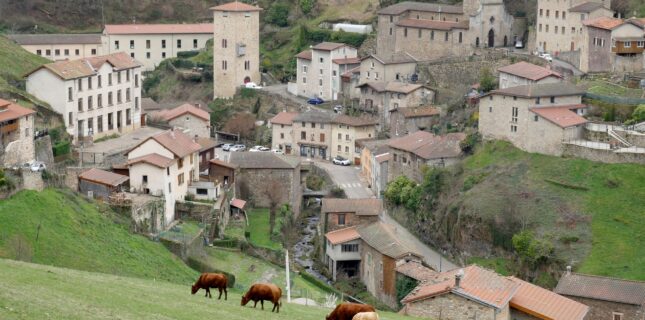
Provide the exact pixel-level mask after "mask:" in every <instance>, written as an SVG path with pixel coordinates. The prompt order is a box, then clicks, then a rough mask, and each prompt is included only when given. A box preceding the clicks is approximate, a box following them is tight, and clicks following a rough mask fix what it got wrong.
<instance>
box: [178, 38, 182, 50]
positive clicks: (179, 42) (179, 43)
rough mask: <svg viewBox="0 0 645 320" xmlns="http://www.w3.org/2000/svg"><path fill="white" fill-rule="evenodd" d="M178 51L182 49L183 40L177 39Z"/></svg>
mask: <svg viewBox="0 0 645 320" xmlns="http://www.w3.org/2000/svg"><path fill="white" fill-rule="evenodd" d="M177 49H181V39H177Z"/></svg>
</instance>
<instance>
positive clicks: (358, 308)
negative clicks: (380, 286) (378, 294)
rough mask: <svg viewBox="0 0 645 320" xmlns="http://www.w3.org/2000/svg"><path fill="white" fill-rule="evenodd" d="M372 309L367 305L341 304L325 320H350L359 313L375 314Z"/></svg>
mask: <svg viewBox="0 0 645 320" xmlns="http://www.w3.org/2000/svg"><path fill="white" fill-rule="evenodd" d="M375 311H376V310H374V307H372V306H370V305H369V304H358V303H350V302H343V303H341V304H339V305H337V306H336V309H334V311H332V312H331V313H330V314H329V315H328V316H327V318H325V319H327V320H352V318H353V317H354V315H356V314H357V313H359V312H375Z"/></svg>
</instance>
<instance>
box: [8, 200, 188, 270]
mask: <svg viewBox="0 0 645 320" xmlns="http://www.w3.org/2000/svg"><path fill="white" fill-rule="evenodd" d="M110 215H113V213H112V212H111V211H106V210H105V209H103V208H99V207H97V205H96V204H94V203H90V202H87V201H86V200H84V199H83V198H81V197H78V196H76V195H73V194H71V193H67V192H64V191H56V190H53V189H47V190H45V191H43V192H40V193H38V192H34V191H22V192H20V193H18V194H16V195H15V196H13V197H11V198H9V199H7V200H3V201H1V202H0V235H1V236H0V257H12V251H14V250H13V248H15V246H14V245H12V244H11V243H14V241H12V240H11V239H12V238H14V239H15V235H19V236H20V238H22V239H24V241H26V242H27V243H28V244H29V246H31V247H32V248H33V258H32V261H33V262H35V263H40V264H48V265H56V266H61V267H68V268H74V269H79V270H88V271H94V272H105V273H112V274H118V275H127V276H134V277H142V278H156V279H163V280H168V281H173V282H178V283H188V282H190V281H193V280H194V278H195V277H196V275H197V272H195V271H193V270H192V269H190V268H189V267H187V266H186V265H185V264H184V263H183V262H182V261H181V260H179V259H177V258H176V257H175V256H174V255H173V254H172V253H171V252H170V251H168V250H167V249H166V248H165V247H164V246H163V245H161V244H160V243H154V242H152V241H150V240H148V239H146V238H144V237H142V236H138V235H132V234H131V233H129V232H128V230H127V229H126V228H124V227H123V226H121V225H118V224H115V223H114V222H113V221H112V220H111V219H110V217H109V216H110ZM39 225H40V226H41V229H40V233H39V234H38V241H36V234H37V229H38V226H39Z"/></svg>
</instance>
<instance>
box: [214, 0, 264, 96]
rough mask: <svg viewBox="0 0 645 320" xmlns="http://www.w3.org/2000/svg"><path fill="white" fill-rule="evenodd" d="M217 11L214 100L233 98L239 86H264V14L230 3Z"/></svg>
mask: <svg viewBox="0 0 645 320" xmlns="http://www.w3.org/2000/svg"><path fill="white" fill-rule="evenodd" d="M211 11H213V24H214V34H213V98H231V97H233V95H235V91H236V89H237V88H238V87H239V86H242V85H243V84H245V83H248V82H255V83H260V81H261V78H260V11H262V9H261V8H259V7H256V6H252V5H248V4H245V3H242V2H237V1H235V2H229V3H226V4H222V5H219V6H216V7H212V8H211Z"/></svg>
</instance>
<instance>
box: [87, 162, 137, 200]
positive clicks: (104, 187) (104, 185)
mask: <svg viewBox="0 0 645 320" xmlns="http://www.w3.org/2000/svg"><path fill="white" fill-rule="evenodd" d="M128 180H130V178H129V177H128V176H124V175H121V174H117V173H113V172H109V171H105V170H101V169H97V168H92V169H90V170H87V171H85V172H83V173H81V174H80V175H79V176H78V191H79V192H80V193H81V194H83V195H85V196H88V197H90V192H91V193H92V195H91V197H94V198H98V199H103V200H105V201H107V200H108V198H109V197H110V196H111V195H112V194H113V193H115V192H123V191H127V190H128V189H129V188H128V184H127V182H128Z"/></svg>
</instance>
